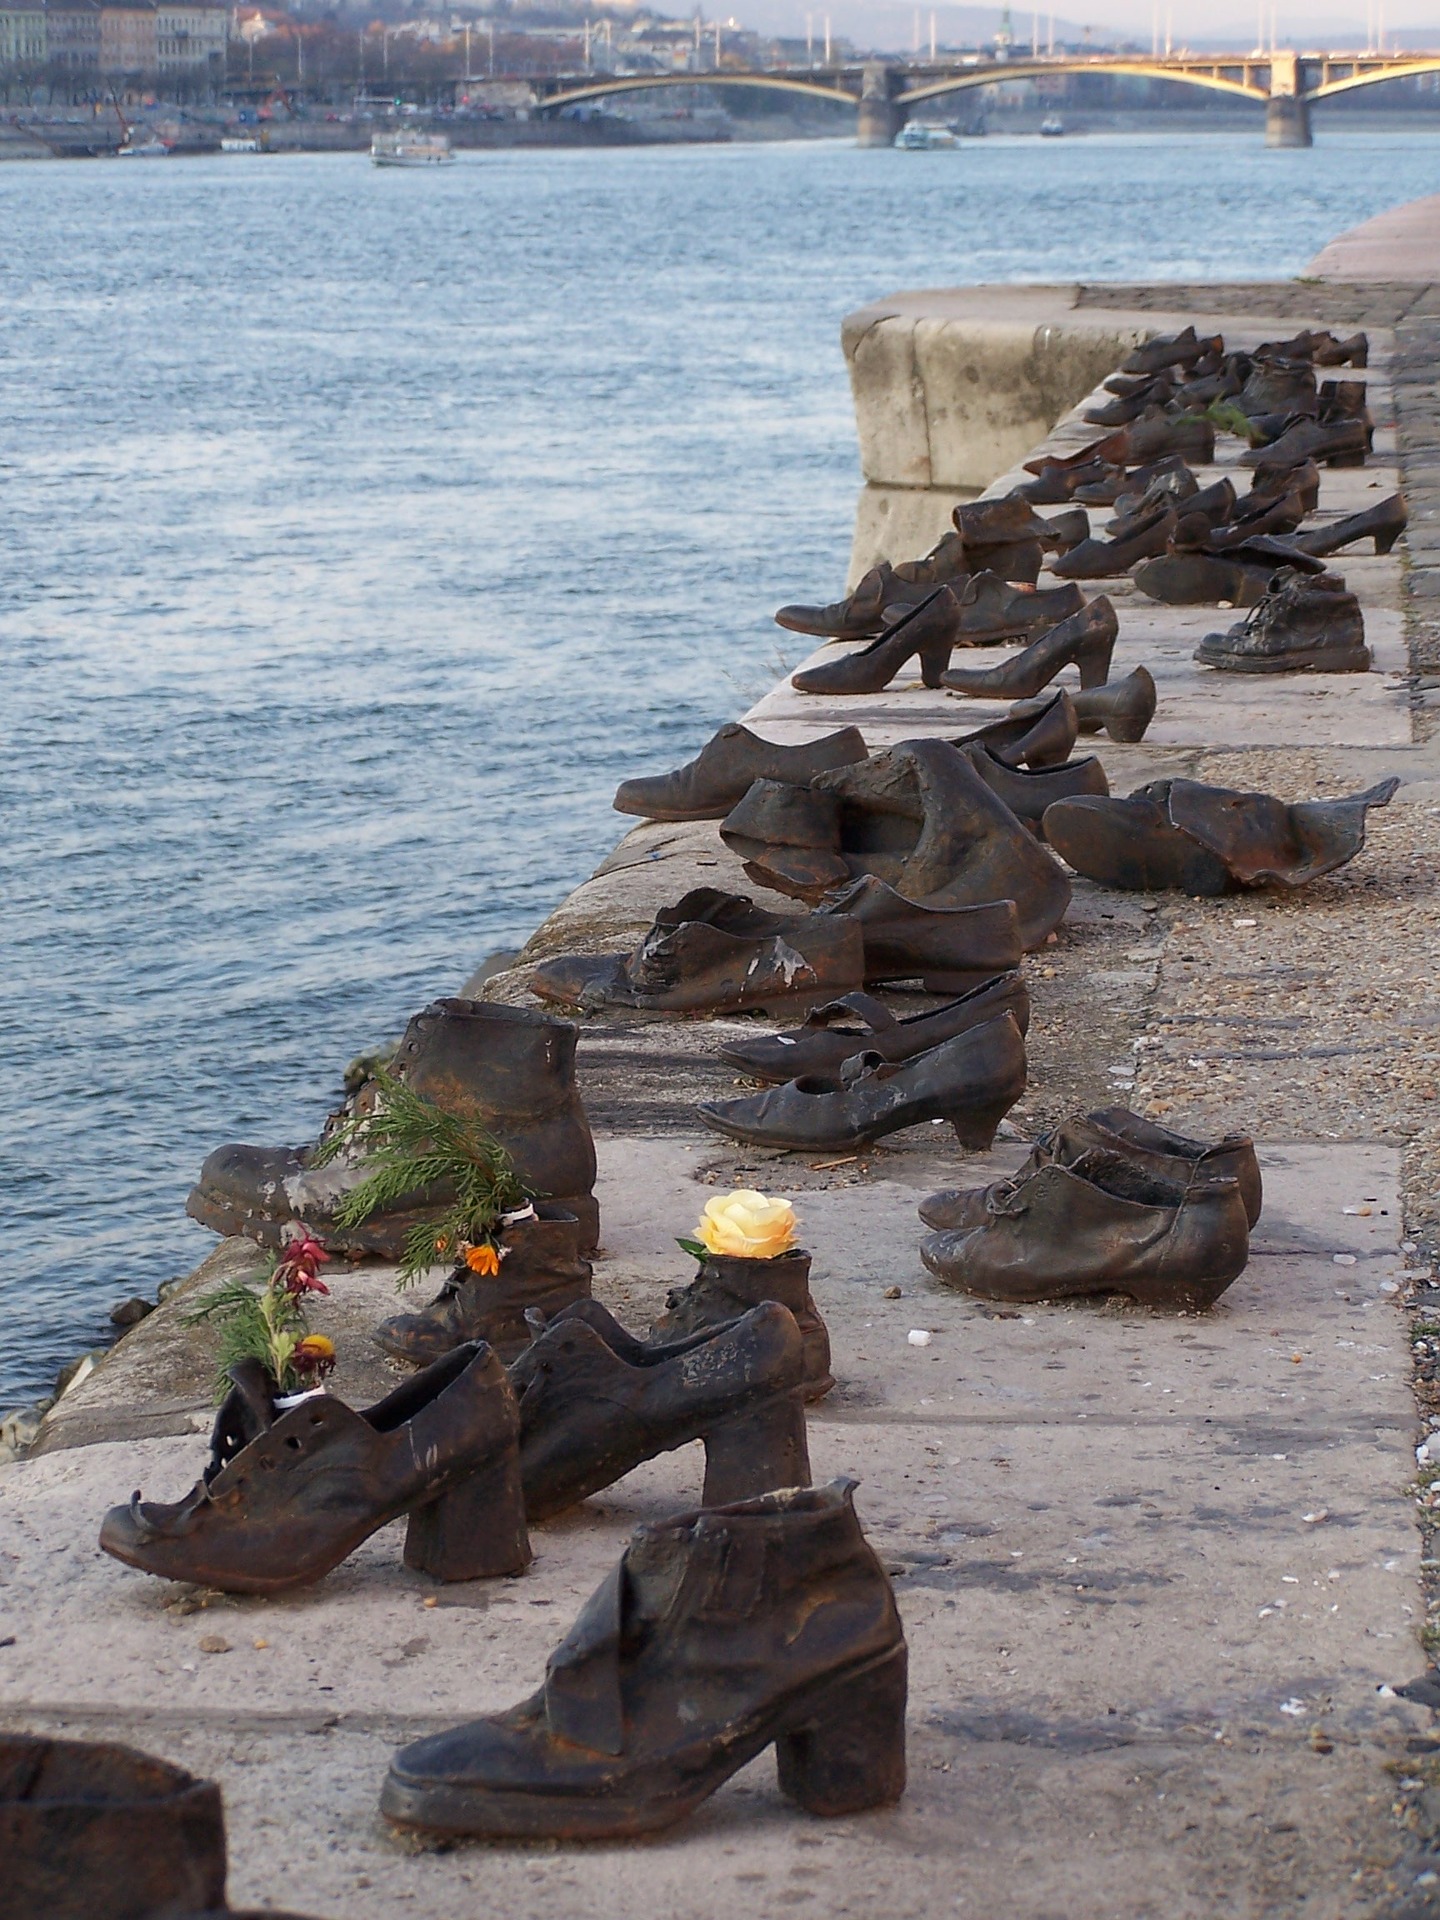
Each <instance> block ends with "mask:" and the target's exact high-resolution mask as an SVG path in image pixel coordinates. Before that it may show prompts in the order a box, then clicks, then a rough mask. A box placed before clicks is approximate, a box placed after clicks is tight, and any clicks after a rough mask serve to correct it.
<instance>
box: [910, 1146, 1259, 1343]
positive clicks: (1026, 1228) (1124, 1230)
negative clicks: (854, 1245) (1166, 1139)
mask: <svg viewBox="0 0 1440 1920" xmlns="http://www.w3.org/2000/svg"><path fill="white" fill-rule="evenodd" d="M920 1257H921V1259H922V1260H923V1261H924V1262H925V1265H926V1266H927V1267H928V1268H929V1269H930V1271H931V1273H933V1274H934V1275H935V1277H936V1278H937V1279H938V1280H943V1281H944V1282H945V1284H946V1285H947V1286H951V1287H958V1288H960V1289H961V1290H962V1291H964V1292H966V1293H973V1294H978V1295H980V1296H981V1298H983V1299H986V1300H1007V1301H1018V1302H1022V1303H1026V1304H1028V1303H1030V1302H1032V1301H1036V1300H1063V1299H1074V1298H1076V1297H1080V1296H1085V1295H1092V1296H1104V1295H1107V1294H1116V1293H1120V1294H1128V1295H1129V1297H1130V1298H1131V1299H1132V1300H1136V1301H1138V1302H1140V1303H1141V1304H1142V1305H1144V1306H1150V1307H1170V1308H1177V1309H1180V1310H1182V1311H1184V1310H1188V1311H1190V1312H1198V1311H1200V1310H1201V1309H1203V1308H1205V1307H1209V1306H1212V1305H1213V1304H1214V1302H1215V1301H1216V1300H1217V1299H1218V1298H1219V1296H1220V1295H1221V1294H1222V1293H1223V1292H1224V1291H1225V1289H1226V1288H1227V1287H1228V1286H1230V1285H1231V1284H1232V1282H1233V1281H1235V1280H1237V1279H1238V1278H1239V1276H1240V1275H1241V1273H1243V1272H1244V1270H1245V1265H1246V1262H1247V1261H1248V1259H1249V1257H1250V1232H1249V1225H1248V1222H1247V1220H1246V1217H1245V1202H1244V1200H1243V1198H1242V1196H1241V1193H1240V1187H1239V1184H1238V1183H1237V1182H1236V1181H1234V1180H1191V1181H1188V1182H1178V1183H1177V1182H1171V1181H1169V1180H1164V1179H1161V1178H1160V1177H1158V1176H1157V1175H1155V1174H1152V1173H1148V1172H1146V1171H1145V1170H1143V1169H1141V1168H1138V1167H1136V1166H1135V1165H1133V1164H1132V1162H1131V1161H1130V1160H1129V1159H1128V1158H1127V1157H1126V1156H1124V1155H1122V1154H1118V1153H1111V1152H1109V1151H1107V1150H1106V1149H1104V1148H1098V1147H1097V1148H1091V1149H1090V1151H1088V1152H1087V1153H1083V1154H1081V1155H1080V1157H1079V1158H1078V1159H1077V1160H1076V1161H1075V1162H1074V1163H1073V1164H1071V1165H1068V1166H1066V1165H1062V1164H1060V1163H1059V1162H1058V1161H1052V1162H1050V1163H1049V1164H1048V1165H1046V1166H1042V1167H1038V1168H1036V1169H1035V1170H1034V1171H1033V1172H1030V1173H1027V1174H1024V1175H1022V1176H1019V1177H1017V1178H1016V1179H1014V1180H1009V1181H1004V1182H1002V1183H1000V1184H999V1185H998V1186H996V1187H994V1188H992V1189H991V1191H990V1193H989V1194H988V1196H987V1198H986V1202H985V1219H984V1222H983V1224H982V1225H980V1226H978V1227H972V1228H968V1229H966V1228H963V1227H962V1228H958V1229H956V1230H954V1231H951V1232H941V1233H933V1234H931V1235H930V1236H929V1237H928V1238H927V1239H926V1240H924V1241H922V1242H921V1246H920Z"/></svg>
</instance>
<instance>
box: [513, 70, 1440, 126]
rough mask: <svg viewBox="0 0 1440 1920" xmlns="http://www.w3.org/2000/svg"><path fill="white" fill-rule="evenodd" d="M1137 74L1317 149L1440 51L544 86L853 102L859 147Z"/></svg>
mask: <svg viewBox="0 0 1440 1920" xmlns="http://www.w3.org/2000/svg"><path fill="white" fill-rule="evenodd" d="M1071 73H1103V74H1129V75H1132V76H1134V77H1135V78H1137V79H1141V80H1173V81H1178V82H1180V83H1181V84H1182V85H1184V86H1191V87H1208V88H1209V89H1210V90H1211V91H1212V92H1215V93H1223V94H1229V95H1231V96H1232V97H1235V98H1239V99H1242V100H1253V101H1254V102H1255V103H1256V105H1257V106H1263V107H1264V109H1265V143H1266V145H1267V146H1271V147H1308V146H1310V145H1311V143H1312V142H1311V132H1310V108H1311V106H1312V105H1313V104H1314V102H1315V101H1317V100H1328V99H1331V98H1333V97H1334V95H1336V94H1338V93H1348V92H1350V91H1352V90H1353V89H1354V88H1356V87H1373V86H1378V85H1379V84H1380V83H1381V82H1382V81H1385V80H1405V79H1410V78H1412V77H1413V76H1415V75H1417V74H1422V73H1440V54H1430V53H1291V52H1288V51H1287V52H1283V53H1282V52H1278V51H1277V52H1272V53H1263V52H1257V53H1245V54H1239V53H1237V54H1225V55H1219V56H1217V55H1214V54H1207V55H1205V56H1203V57H1202V56H1200V55H1191V54H1174V55H1170V54H1166V55H1150V56H1145V55H1140V54H1134V55H1131V54H1107V53H1096V54H1021V55H1015V56H1012V57H1009V58H1001V57H999V56H992V55H988V54H980V55H974V54H966V55H960V56H956V57H953V58H950V59H945V60H928V61H922V60H913V61H904V62H901V61H887V60H880V59H874V60H867V61H865V62H864V64H863V65H850V66H844V65H832V66H824V67H766V68H753V69H751V68H745V67H739V66H726V65H717V66H716V67H715V68H714V69H713V70H710V71H698V72H693V73H691V72H685V73H681V72H677V73H663V74H605V75H598V74H596V75H587V74H569V75H563V74H562V75H556V76H554V77H553V78H551V79H548V80H540V81H536V82H534V85H535V87H536V89H537V91H538V92H539V93H540V95H541V100H540V107H541V111H543V112H558V111H559V110H560V109H562V108H564V107H571V106H579V105H582V104H584V103H585V102H587V101H595V100H606V99H609V98H611V97H612V96H614V95H616V94H623V93H648V92H652V91H654V90H655V89H657V88H662V87H696V86H703V87H762V88H768V89H772V90H774V91H777V92H783V93H795V94H803V95H806V96H808V97H809V98H811V99H820V100H829V101H832V102H843V103H846V104H848V105H851V106H853V107H855V109H856V111H857V124H858V144H859V145H860V146H862V147H888V146H889V145H890V144H891V142H892V141H893V140H894V138H895V136H896V134H897V133H898V132H899V131H900V129H901V128H902V127H903V126H904V125H905V122H906V121H907V120H908V119H909V118H910V117H911V115H912V114H913V113H914V112H915V111H916V110H917V109H918V108H921V107H925V106H928V105H929V104H930V103H931V102H932V101H935V100H940V99H943V98H945V97H946V96H948V95H950V94H954V93H964V92H966V91H968V90H969V89H971V88H974V87H992V86H1000V85H1003V84H1004V83H1005V82H1006V81H1008V80H1035V79H1039V78H1040V77H1042V76H1045V75H1050V74H1071Z"/></svg>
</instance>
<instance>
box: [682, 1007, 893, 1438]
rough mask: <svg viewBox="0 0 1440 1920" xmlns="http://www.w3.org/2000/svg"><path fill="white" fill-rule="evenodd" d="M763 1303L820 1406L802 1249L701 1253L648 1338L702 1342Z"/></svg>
mask: <svg viewBox="0 0 1440 1920" xmlns="http://www.w3.org/2000/svg"><path fill="white" fill-rule="evenodd" d="M858 997H860V998H864V996H863V995H861V996H858ZM767 1300H774V1301H778V1302H779V1304H780V1305H781V1306H782V1307H784V1308H786V1309H787V1311H788V1312H789V1313H790V1314H791V1315H792V1316H793V1318H794V1321H795V1324H796V1326H797V1327H798V1328H799V1329H800V1344H801V1346H802V1348H803V1349H804V1355H805V1364H804V1371H803V1373H802V1375H801V1380H800V1392H801V1398H802V1399H805V1400H823V1399H824V1397H825V1395H826V1394H827V1393H828V1392H829V1391H830V1389H831V1388H832V1387H833V1386H834V1384H835V1376H834V1375H833V1374H832V1373H831V1371H830V1330H829V1328H828V1327H827V1326H826V1325H825V1322H824V1321H823V1320H822V1319H821V1317H820V1309H819V1307H817V1306H816V1304H815V1296H814V1295H813V1294H812V1293H811V1291H810V1255H809V1254H808V1253H807V1252H806V1251H805V1249H804V1248H803V1247H792V1248H791V1249H790V1251H789V1252H788V1253H779V1254H776V1255H775V1256H774V1258H773V1259H770V1260H755V1259H747V1258H745V1257H744V1256H743V1255H740V1254H728V1253H707V1254H706V1256H705V1259H704V1260H703V1262H702V1263H701V1266H700V1271H699V1272H698V1273H697V1274H696V1275H695V1278H694V1279H693V1280H691V1281H688V1282H687V1283H686V1284H685V1285H684V1286H677V1287H671V1288H670V1290H669V1292H668V1293H667V1294H666V1295H665V1311H664V1313H662V1314H661V1315H660V1317H659V1319H658V1320H656V1321H654V1322H653V1324H652V1325H651V1328H650V1338H651V1340H652V1341H656V1342H658V1343H659V1344H661V1345H665V1344H668V1343H671V1342H674V1341H692V1340H698V1339H702V1338H704V1337H705V1336H707V1335H709V1334H711V1333H714V1332H715V1331H716V1329H717V1328H720V1327H728V1326H729V1325H730V1324H731V1322H732V1321H734V1320H738V1319H739V1318H740V1317H741V1316H742V1315H743V1314H746V1313H749V1312H750V1310H751V1308H752V1307H758V1306H762V1305H763V1304H764V1302H765V1301H767Z"/></svg>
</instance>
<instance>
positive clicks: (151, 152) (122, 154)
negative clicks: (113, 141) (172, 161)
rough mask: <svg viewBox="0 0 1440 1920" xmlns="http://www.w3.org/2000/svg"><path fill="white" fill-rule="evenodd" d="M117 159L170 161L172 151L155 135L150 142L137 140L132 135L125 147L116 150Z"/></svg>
mask: <svg viewBox="0 0 1440 1920" xmlns="http://www.w3.org/2000/svg"><path fill="white" fill-rule="evenodd" d="M115 157H116V159H117V160H168V159H169V157H170V149H169V147H167V146H166V144H165V142H164V141H163V140H157V139H156V138H155V136H154V135H153V134H152V135H151V136H150V138H149V139H148V140H137V139H135V137H134V136H133V135H132V136H131V137H130V139H128V140H127V141H126V142H125V144H124V146H123V147H117V148H116V149H115Z"/></svg>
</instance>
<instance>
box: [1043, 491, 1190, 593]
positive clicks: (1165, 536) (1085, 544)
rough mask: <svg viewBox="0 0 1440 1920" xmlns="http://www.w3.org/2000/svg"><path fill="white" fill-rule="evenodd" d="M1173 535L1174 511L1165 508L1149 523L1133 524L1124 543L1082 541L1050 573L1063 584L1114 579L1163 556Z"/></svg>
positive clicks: (1147, 521)
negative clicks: (1138, 564)
mask: <svg viewBox="0 0 1440 1920" xmlns="http://www.w3.org/2000/svg"><path fill="white" fill-rule="evenodd" d="M1174 531H1175V509H1174V508H1173V507H1170V506H1163V505H1162V506H1159V507H1157V508H1155V510H1154V511H1153V512H1152V513H1151V514H1150V516H1149V517H1148V519H1145V520H1142V521H1140V522H1138V524H1134V525H1133V526H1132V530H1131V531H1130V532H1129V533H1128V534H1126V535H1125V537H1124V538H1123V539H1119V538H1117V539H1114V540H1082V541H1081V542H1080V544H1079V546H1078V547H1072V548H1071V549H1070V551H1069V553H1067V554H1064V555H1062V556H1061V558H1060V559H1058V560H1056V561H1054V562H1052V564H1051V568H1050V571H1051V572H1052V573H1053V574H1055V575H1057V577H1058V578H1060V579H1062V580H1109V579H1113V578H1114V577H1115V576H1116V575H1118V574H1122V573H1126V572H1128V571H1129V569H1130V568H1131V567H1133V566H1134V565H1135V563H1136V561H1137V560H1148V559H1150V558H1151V557H1152V556H1153V555H1154V554H1157V553H1163V552H1164V551H1165V547H1166V544H1167V542H1168V541H1169V539H1170V536H1171V534H1172V533H1173V532H1174Z"/></svg>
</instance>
